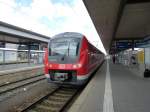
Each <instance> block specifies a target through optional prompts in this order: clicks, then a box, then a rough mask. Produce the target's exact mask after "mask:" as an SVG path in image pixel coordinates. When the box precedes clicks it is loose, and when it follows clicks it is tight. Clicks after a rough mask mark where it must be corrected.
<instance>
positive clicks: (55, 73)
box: [44, 32, 104, 85]
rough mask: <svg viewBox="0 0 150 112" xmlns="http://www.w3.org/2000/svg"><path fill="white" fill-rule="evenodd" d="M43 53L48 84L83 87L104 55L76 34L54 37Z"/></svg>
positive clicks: (62, 34)
mask: <svg viewBox="0 0 150 112" xmlns="http://www.w3.org/2000/svg"><path fill="white" fill-rule="evenodd" d="M48 46H49V47H48V49H46V52H45V59H44V65H45V67H44V68H45V76H46V78H47V79H48V82H53V83H59V84H71V85H83V84H85V82H87V80H88V78H89V77H90V76H91V74H92V72H94V70H96V68H97V67H98V66H99V65H100V64H101V63H102V61H103V60H104V54H103V53H102V52H100V51H99V50H98V49H97V48H96V47H94V46H93V45H92V44H90V43H89V42H88V40H87V39H86V37H85V36H84V35H82V34H80V33H76V32H65V33H61V34H58V35H55V36H54V37H53V38H52V39H51V40H50V42H49V45H48Z"/></svg>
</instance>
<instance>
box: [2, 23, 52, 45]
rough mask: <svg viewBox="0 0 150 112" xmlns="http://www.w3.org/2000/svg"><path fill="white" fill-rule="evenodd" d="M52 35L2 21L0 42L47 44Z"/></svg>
mask: <svg viewBox="0 0 150 112" xmlns="http://www.w3.org/2000/svg"><path fill="white" fill-rule="evenodd" d="M49 39H50V37H48V36H45V35H42V34H38V33H35V32H32V31H29V30H26V29H23V28H20V27H16V26H14V25H10V24H7V23H4V22H1V21H0V42H6V43H7V42H8V43H15V44H33V43H39V44H47V43H48V41H49Z"/></svg>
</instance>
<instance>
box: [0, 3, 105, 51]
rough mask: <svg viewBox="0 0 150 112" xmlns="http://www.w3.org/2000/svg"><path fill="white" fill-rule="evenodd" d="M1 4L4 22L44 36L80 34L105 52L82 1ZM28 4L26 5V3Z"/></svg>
mask: <svg viewBox="0 0 150 112" xmlns="http://www.w3.org/2000/svg"><path fill="white" fill-rule="evenodd" d="M16 1H18V0H0V14H1V15H0V20H2V21H5V22H7V23H10V24H13V25H17V26H19V27H23V28H25V29H29V30H32V31H35V32H38V33H41V34H44V35H48V36H53V35H55V34H57V33H60V32H66V31H67V32H68V31H73V32H80V33H82V34H84V35H86V36H87V38H88V40H89V41H90V42H92V43H93V44H94V45H95V46H96V44H97V42H98V43H99V44H98V46H97V47H98V48H99V49H101V50H102V51H103V52H105V51H104V48H103V45H102V44H101V41H100V38H99V36H98V34H97V32H96V30H95V28H94V25H93V23H92V21H91V19H90V17H89V15H88V13H87V11H86V8H85V7H84V4H83V2H82V1H81V0H29V1H27V2H25V1H24V0H21V1H20V2H16ZM24 2H25V3H24Z"/></svg>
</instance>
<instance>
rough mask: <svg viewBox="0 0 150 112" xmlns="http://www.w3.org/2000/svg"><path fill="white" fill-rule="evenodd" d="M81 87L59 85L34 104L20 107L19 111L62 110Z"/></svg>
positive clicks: (55, 111) (56, 111) (57, 111)
mask: <svg viewBox="0 0 150 112" xmlns="http://www.w3.org/2000/svg"><path fill="white" fill-rule="evenodd" d="M78 90H79V89H77V88H68V87H58V88H56V89H55V90H54V91H52V92H51V93H49V94H47V95H45V96H43V97H41V98H40V99H38V100H37V101H35V102H33V103H32V104H30V105H28V106H26V107H22V108H19V109H18V110H17V112H61V111H63V109H64V108H65V107H66V105H67V104H68V103H69V102H70V101H71V100H72V98H73V97H74V96H75V95H76V93H77V92H78Z"/></svg>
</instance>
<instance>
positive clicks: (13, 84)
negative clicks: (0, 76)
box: [0, 75, 46, 96]
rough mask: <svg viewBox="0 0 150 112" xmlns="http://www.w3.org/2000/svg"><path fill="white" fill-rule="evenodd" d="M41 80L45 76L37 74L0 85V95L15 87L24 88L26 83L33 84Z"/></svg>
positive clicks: (13, 89)
mask: <svg viewBox="0 0 150 112" xmlns="http://www.w3.org/2000/svg"><path fill="white" fill-rule="evenodd" d="M42 80H46V79H45V77H44V76H43V75H37V76H34V77H30V78H27V79H22V80H18V81H15V82H11V83H8V84H3V85H0V96H2V95H5V94H7V93H10V92H12V91H15V90H17V89H21V88H24V87H26V86H28V85H31V84H34V83H36V82H39V81H42Z"/></svg>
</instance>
